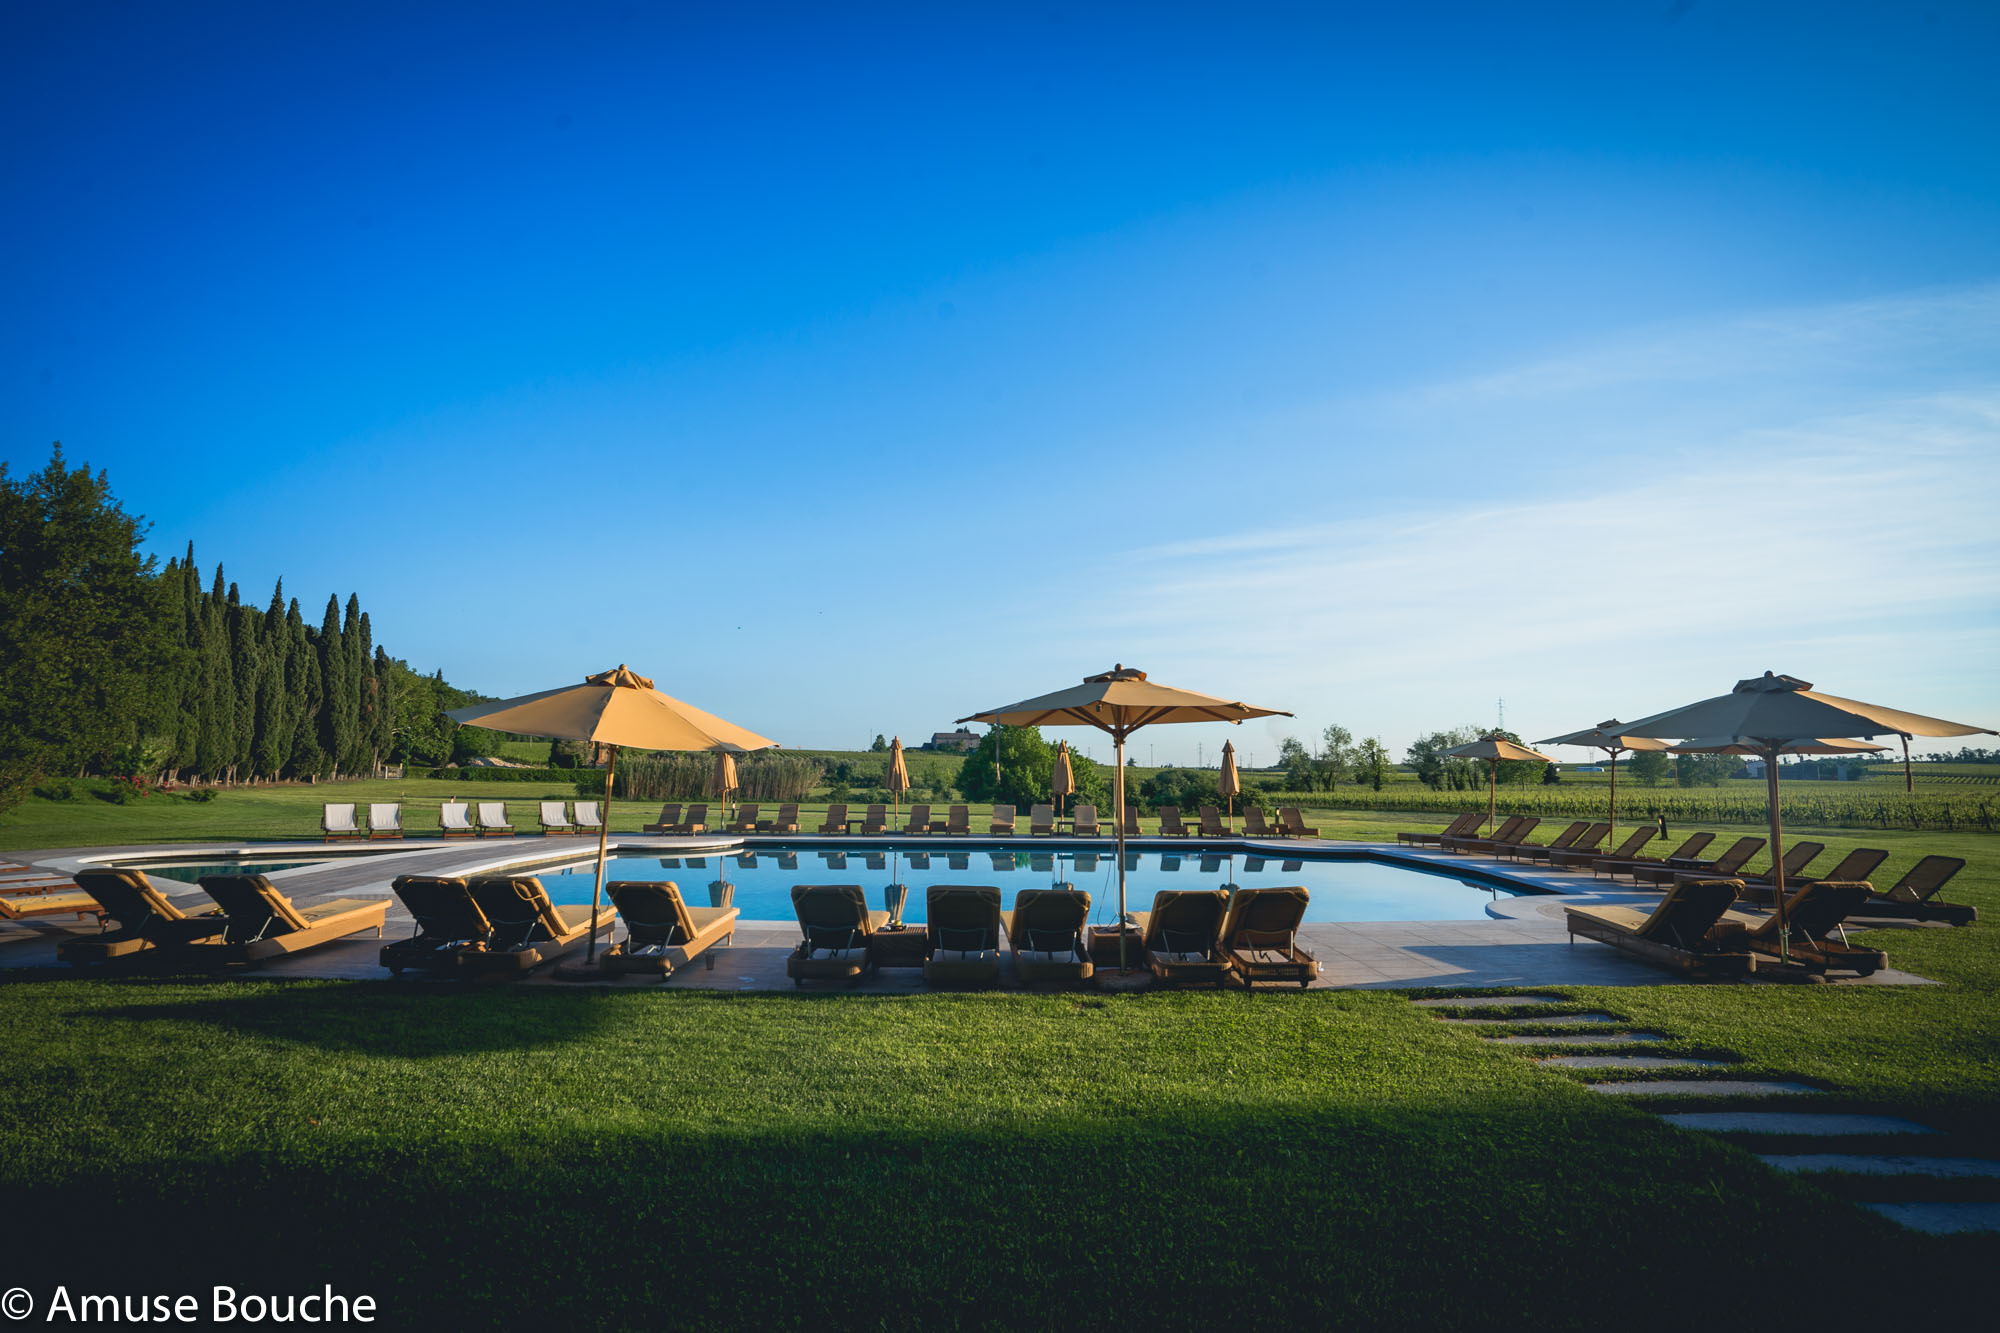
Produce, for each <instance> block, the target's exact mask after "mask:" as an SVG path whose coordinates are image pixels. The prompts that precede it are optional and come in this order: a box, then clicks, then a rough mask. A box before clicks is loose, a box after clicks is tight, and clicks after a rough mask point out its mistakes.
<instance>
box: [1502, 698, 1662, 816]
mask: <svg viewBox="0 0 2000 1333" xmlns="http://www.w3.org/2000/svg"><path fill="white" fill-rule="evenodd" d="M1623 725H1624V724H1623V723H1621V722H1619V720H1618V719H1617V718H1615V717H1614V718H1610V719H1608V720H1607V721H1604V722H1600V723H1598V724H1597V725H1596V726H1594V727H1585V728H1584V729H1583V730H1582V731H1572V732H1570V733H1569V734H1568V735H1567V736H1551V737H1549V738H1548V739H1547V740H1545V741H1536V742H1535V744H1537V745H1580V746H1583V747H1584V748H1585V749H1590V750H1602V751H1604V753H1605V754H1606V755H1607V756H1609V757H1610V760H1611V821H1610V822H1611V841H1612V842H1614V843H1615V842H1617V841H1618V756H1619V755H1621V754H1623V753H1625V751H1627V750H1664V749H1666V748H1667V743H1666V742H1665V741H1659V740H1654V739H1653V738H1652V737H1651V736H1627V735H1626V734H1625V733H1624V732H1623V731H1622V730H1620V728H1621V727H1622V726H1623Z"/></svg>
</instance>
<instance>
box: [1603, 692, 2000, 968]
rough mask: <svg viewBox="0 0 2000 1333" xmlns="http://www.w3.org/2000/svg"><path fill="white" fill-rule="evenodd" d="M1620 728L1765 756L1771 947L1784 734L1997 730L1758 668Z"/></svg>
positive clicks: (1780, 899)
mask: <svg viewBox="0 0 2000 1333" xmlns="http://www.w3.org/2000/svg"><path fill="white" fill-rule="evenodd" d="M1625 731H1626V734H1627V735H1632V736H1653V737H1658V738H1663V739H1668V740H1682V739H1685V738H1687V737H1697V738H1701V737H1710V738H1715V739H1721V740H1728V741H1732V742H1735V743H1737V744H1740V745H1746V746H1748V747H1750V752H1751V753H1752V754H1755V755H1757V756H1758V757H1759V758H1761V759H1763V761H1764V780H1765V790H1766V792H1767V793H1768V796H1769V805H1770V811H1769V815H1770V822H1771V891H1772V894H1773V895H1774V897H1775V899H1776V901H1777V905H1778V947H1779V951H1780V953H1781V954H1783V953H1785V952H1786V927H1785V864H1784V862H1785V849H1784V829H1783V820H1782V819H1781V817H1780V814H1779V810H1778V757H1779V755H1781V754H1782V753H1783V752H1784V747H1785V745H1786V744H1787V743H1788V742H1794V741H1818V740H1820V739H1821V738H1823V737H1827V736H1839V737H1851V736H1971V735H1975V734H1982V733H1983V734H1985V735H2000V732H1994V731H1992V730H1991V729H1990V728H1987V727H1975V726H1971V725H1970V724H1968V723H1964V722H1947V721H1945V720H1944V719H1943V718H1937V717H1925V716H1924V715H1923V714H1922V713H1906V712H1903V711H1902V710H1901V709H1897V708H1884V707H1882V706H1881V705H1880V704H1867V703H1862V702H1860V701H1859V700H1857V699H1843V698H1841V697H1840V696H1839V695H1837V694H1821V693H1818V692H1817V691H1815V690H1814V689H1813V687H1812V683H1811V682H1810V681H1804V680H1800V679H1799V678H1798V677H1796V676H1778V675H1773V674H1772V673H1771V672H1769V671H1766V672H1765V673H1764V674H1763V675H1761V676H1752V677H1751V678H1750V679H1748V680H1739V681H1737V682H1736V688H1735V689H1733V690H1731V691H1730V692H1729V693H1727V694H1718V695H1716V696H1715V697H1714V698H1712V699H1703V700H1701V701H1699V702H1697V703H1691V704H1689V705H1687V706H1686V707H1684V708H1670V709H1668V710H1667V711H1666V712H1664V713H1655V714H1653V715H1652V716H1651V717H1642V718H1640V719H1639V720H1638V721H1637V722H1633V723H1630V724H1628V725H1627V726H1626V728H1625Z"/></svg>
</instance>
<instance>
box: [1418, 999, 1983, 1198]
mask: <svg viewBox="0 0 2000 1333" xmlns="http://www.w3.org/2000/svg"><path fill="white" fill-rule="evenodd" d="M1413 1003H1414V1004H1416V1005H1417V1006H1418V1007H1420V1008H1423V1009H1425V1010H1428V1011H1429V1012H1430V1014H1431V1016H1432V1017H1433V1018H1436V1019H1437V1020H1439V1021H1440V1022H1444V1023H1449V1024H1450V1025H1451V1026H1452V1027H1454V1028H1460V1029H1463V1030H1465V1031H1466V1032H1468V1033H1469V1034H1473V1035H1477V1036H1479V1037H1480V1038H1481V1039H1482V1040H1485V1041H1488V1042H1491V1043H1493V1044H1494V1045H1496V1046H1501V1045H1504V1046H1522V1047H1527V1048H1530V1049H1528V1050H1527V1051H1525V1052H1524V1053H1525V1054H1526V1055H1527V1056H1528V1057H1529V1058H1530V1059H1532V1060H1534V1061H1535V1062H1536V1063H1537V1064H1538V1065H1541V1066H1543V1067H1544V1068H1550V1069H1556V1070H1560V1071H1575V1072H1574V1073H1573V1074H1571V1077H1575V1078H1578V1079H1579V1080H1581V1082H1582V1086H1583V1087H1584V1088H1586V1089H1587V1090H1589V1091H1591V1092H1595V1093H1601V1094H1603V1095H1605V1096H1610V1097H1633V1098H1645V1099H1648V1100H1649V1101H1651V1102H1657V1103H1658V1106H1657V1107H1649V1109H1654V1110H1655V1113H1656V1114H1658V1115H1659V1116H1660V1118H1661V1119H1662V1120H1664V1121H1666V1122H1667V1123H1668V1124H1670V1125H1673V1126H1674V1127H1675V1128H1677V1129H1683V1130H1688V1131H1690V1132H1696V1133H1706V1134H1721V1135H1728V1136H1742V1139H1747V1140H1748V1141H1749V1142H1750V1143H1755V1142H1757V1141H1759V1140H1761V1141H1764V1142H1769V1141H1770V1140H1772V1139H1781V1140H1782V1139H1789V1138H1810V1139H1815V1140H1825V1141H1827V1142H1826V1146H1827V1149H1828V1151H1825V1152H1795V1153H1759V1154H1758V1156H1759V1157H1760V1158H1761V1160H1763V1161H1764V1162H1765V1163H1766V1164H1768V1165H1769V1166H1770V1167H1771V1168H1772V1169H1773V1170H1776V1171H1782V1172H1785V1173H1786V1174H1789V1175H1800V1174H1811V1175H1820V1176H1825V1177H1827V1178H1828V1183H1829V1187H1833V1186H1834V1185H1835V1183H1836V1182H1838V1184H1839V1187H1838V1188H1837V1189H1836V1190H1835V1192H1836V1193H1840V1194H1842V1195H1843V1196H1844V1197H1847V1198H1850V1199H1852V1200H1853V1201H1854V1202H1855V1203H1857V1204H1859V1205H1860V1206H1861V1207H1864V1208H1867V1209H1869V1210H1871V1211H1873V1212H1875V1213H1878V1214H1880V1215H1881V1216H1883V1217H1886V1218H1888V1219H1889V1220H1890V1221H1892V1222H1895V1223H1897V1224H1898V1225H1900V1226H1904V1227H1908V1228H1910V1229H1911V1230H1913V1231H1922V1232H1928V1233H1932V1234H1938V1235H1943V1234H1948V1233H1955V1232H1967V1231H1977V1232H2000V1161H1995V1160H1993V1159H1990V1158H1985V1157H1968V1156H1946V1155H1944V1154H1943V1153H1939V1154H1937V1155H1935V1156H1932V1155H1925V1154H1921V1153H1907V1154H1893V1153H1885V1152H1868V1151H1865V1149H1867V1148H1871V1147H1875V1146H1877V1143H1878V1141H1879V1140H1881V1139H1884V1138H1915V1139H1918V1140H1920V1141H1922V1140H1926V1139H1933V1140H1942V1141H1943V1142H1944V1143H1949V1142H1950V1136H1949V1135H1947V1134H1945V1133H1943V1132H1942V1131H1940V1130H1938V1129H1935V1128H1933V1127H1932V1126H1930V1125H1926V1124H1923V1123H1922V1122H1920V1121H1916V1120H1910V1119H1905V1118H1904V1117H1901V1116H1894V1115H1866V1114H1856V1113H1852V1112H1839V1111H1811V1110H1783V1111H1764V1110H1757V1111H1749V1110H1745V1111H1728V1110H1721V1111H1707V1110H1702V1111H1692V1110H1691V1111H1674V1110H1669V1109H1665V1108H1667V1107H1671V1106H1672V1105H1673V1103H1674V1101H1675V1100H1676V1099H1683V1098H1702V1099H1712V1098H1730V1097H1745V1098H1760V1099H1761V1098H1777V1097H1783V1098H1787V1099H1792V1100H1799V1101H1803V1100H1805V1099H1807V1098H1812V1097H1823V1096H1826V1095H1828V1090H1827V1089H1823V1088H1819V1087H1815V1086H1813V1085H1811V1084H1809V1083H1804V1082H1799V1081H1795V1080H1790V1079H1774V1078H1768V1077H1764V1078H1759V1077H1751V1076H1742V1077H1739V1076H1735V1075H1733V1074H1731V1073H1729V1072H1727V1071H1728V1069H1729V1066H1730V1064H1731V1063H1732V1061H1730V1060H1723V1059H1713V1058H1703V1057H1698V1056H1691V1055H1673V1054H1663V1055H1642V1054H1638V1053H1635V1052H1630V1051H1620V1050H1616V1049H1607V1050H1598V1051H1593V1052H1591V1053H1588V1054H1578V1055H1545V1054H1538V1053H1536V1052H1535V1050H1534V1049H1533V1048H1535V1047H1546V1046H1591V1047H1606V1048H1615V1047H1619V1046H1629V1045H1641V1044H1652V1043H1659V1042H1664V1041H1666V1040H1668V1038H1667V1037H1666V1035H1665V1034H1663V1033H1658V1032H1649V1031H1644V1030H1636V1029H1634V1028H1633V1027H1632V1026H1631V1025H1630V1024H1628V1023H1626V1022H1624V1021H1623V1020H1621V1019H1619V1018H1618V1017H1616V1016H1615V1015H1612V1014H1607V1013H1605V1012H1603V1011H1601V1010H1585V1011H1582V1012H1576V1013H1545V1012H1538V1010H1542V1009H1549V1008H1554V1007H1556V1006H1560V1005H1562V1004H1563V1003H1564V1001H1563V1000H1562V999H1561V998H1560V997H1557V996H1549V995H1479V996H1440V997H1433V998H1430V999H1423V1000H1416V1001H1414V1002H1413ZM1501 1008H1507V1009H1512V1010H1514V1011H1515V1012H1514V1013H1512V1014H1511V1015H1508V1016H1505V1017H1495V1016H1491V1015H1490V1011H1492V1010H1494V1009H1501ZM1482 1011H1488V1012H1487V1013H1486V1014H1485V1015H1482ZM1508 1027H1537V1028H1547V1027H1588V1028H1591V1029H1601V1030H1592V1031H1585V1032H1561V1033H1527V1032H1522V1033H1504V1032H1500V1031H1495V1029H1505V1028H1508ZM1665 1069H1682V1070H1688V1071H1698V1070H1715V1071H1718V1072H1716V1073H1713V1074H1705V1075H1696V1074H1693V1073H1692V1072H1691V1073H1690V1076H1688V1077H1682V1078H1625V1077H1620V1076H1621V1075H1626V1074H1634V1073H1640V1072H1643V1071H1654V1070H1665ZM1686 1104H1687V1103H1686V1102H1685V1101H1683V1102H1682V1105H1686ZM1698 1104H1699V1103H1697V1105H1698ZM1739 1141H1741V1139H1739ZM1842 1149H1845V1151H1843V1150H1842ZM1940 1179H1949V1180H1954V1181H1964V1182H1969V1184H1970V1187H1971V1188H1974V1189H1989V1190H1991V1191H1992V1192H1993V1194H1994V1195H1995V1197H1994V1198H1991V1199H1972V1200H1956V1201H1951V1202H1933V1201H1930V1200H1925V1199H1897V1198H1895V1197H1893V1195H1894V1193H1895V1192H1896V1187H1897V1186H1898V1185H1899V1184H1901V1185H1904V1186H1905V1188H1909V1182H1925V1181H1936V1180H1940ZM1986 1182H1994V1184H1992V1185H1988V1184H1987V1183H1986ZM1915 1192H1918V1193H1921V1192H1922V1191H1921V1188H1919V1189H1917V1190H1916V1191H1915Z"/></svg>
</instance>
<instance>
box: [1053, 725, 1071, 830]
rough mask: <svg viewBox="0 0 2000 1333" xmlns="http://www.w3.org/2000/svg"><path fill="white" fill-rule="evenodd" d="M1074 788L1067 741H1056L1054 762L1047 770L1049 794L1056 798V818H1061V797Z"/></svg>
mask: <svg viewBox="0 0 2000 1333" xmlns="http://www.w3.org/2000/svg"><path fill="white" fill-rule="evenodd" d="M1075 790H1076V770H1075V769H1073V768H1071V767H1070V762H1069V742H1068V741H1057V742H1056V762H1055V766H1054V767H1053V768H1052V769H1051V770H1050V771H1049V794H1050V795H1051V796H1054V797H1055V798H1056V818H1058V819H1061V818H1062V812H1063V806H1062V799H1063V797H1065V796H1068V795H1069V794H1070V793H1071V792H1074V791H1075Z"/></svg>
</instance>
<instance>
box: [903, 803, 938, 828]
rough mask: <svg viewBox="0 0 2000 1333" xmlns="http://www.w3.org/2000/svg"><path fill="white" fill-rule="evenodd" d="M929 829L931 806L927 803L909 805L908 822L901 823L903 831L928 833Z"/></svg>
mask: <svg viewBox="0 0 2000 1333" xmlns="http://www.w3.org/2000/svg"><path fill="white" fill-rule="evenodd" d="M930 831H931V808H930V807H929V806H928V805H913V806H911V807H910V822H909V823H907V824H905V825H903V832H904V833H929V832H930Z"/></svg>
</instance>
